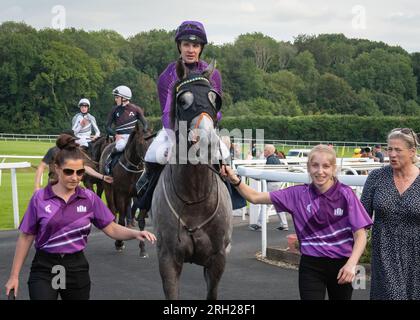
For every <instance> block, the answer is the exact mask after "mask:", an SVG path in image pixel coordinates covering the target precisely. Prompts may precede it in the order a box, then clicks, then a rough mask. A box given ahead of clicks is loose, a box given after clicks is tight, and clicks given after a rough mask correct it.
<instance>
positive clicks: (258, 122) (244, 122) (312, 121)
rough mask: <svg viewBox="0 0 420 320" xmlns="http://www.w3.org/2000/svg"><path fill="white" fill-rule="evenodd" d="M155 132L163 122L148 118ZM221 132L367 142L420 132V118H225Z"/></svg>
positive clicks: (318, 116) (286, 138) (345, 116)
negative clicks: (402, 131)
mask: <svg viewBox="0 0 420 320" xmlns="http://www.w3.org/2000/svg"><path fill="white" fill-rule="evenodd" d="M149 122H150V124H151V125H152V127H154V128H155V130H157V129H160V128H161V123H160V118H149ZM220 127H221V128H225V129H228V130H233V129H235V128H238V129H241V130H243V129H253V131H254V132H253V136H254V137H255V129H264V137H265V139H278V140H303V141H307V140H320V141H367V142H369V141H370V142H381V141H385V140H386V136H387V133H388V132H389V131H390V130H391V129H393V128H398V127H409V128H412V129H414V130H415V131H416V132H420V117H391V116H387V117H368V116H363V117H361V116H353V115H316V116H298V117H284V116H277V117H272V116H268V117H267V116H255V117H223V119H222V121H221V123H220Z"/></svg>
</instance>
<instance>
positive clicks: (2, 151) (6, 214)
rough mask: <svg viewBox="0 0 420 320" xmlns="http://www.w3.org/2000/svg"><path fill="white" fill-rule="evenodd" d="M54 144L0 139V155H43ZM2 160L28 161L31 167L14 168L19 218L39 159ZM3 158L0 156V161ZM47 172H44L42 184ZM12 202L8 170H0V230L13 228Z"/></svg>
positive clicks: (24, 207)
mask: <svg viewBox="0 0 420 320" xmlns="http://www.w3.org/2000/svg"><path fill="white" fill-rule="evenodd" d="M52 146H54V144H53V143H50V142H39V141H0V155H17V156H44V155H45V153H46V152H47V150H48V149H49V148H51V147H52ZM4 160H5V161H4V162H24V161H27V162H30V163H31V165H32V166H33V167H32V168H25V169H16V176H17V187H18V200H19V215H20V218H22V217H23V214H24V213H25V211H26V207H27V205H28V203H29V200H30V198H31V196H32V193H33V190H34V180H35V167H36V166H38V164H39V163H40V161H41V159H22V158H6V159H4ZM2 161H3V159H2V158H0V162H2ZM46 179H47V172H45V174H44V185H45V183H46ZM13 228H14V226H13V202H12V184H11V180H10V170H8V169H7V170H2V177H1V186H0V230H4V229H13Z"/></svg>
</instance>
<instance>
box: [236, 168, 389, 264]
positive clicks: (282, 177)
mask: <svg viewBox="0 0 420 320" xmlns="http://www.w3.org/2000/svg"><path fill="white" fill-rule="evenodd" d="M378 165H379V166H382V165H380V164H378ZM273 167H274V166H269V167H266V168H252V167H249V166H243V165H240V164H238V167H237V172H238V174H239V175H240V176H242V178H243V179H244V178H245V177H248V178H251V179H254V180H257V181H258V185H257V190H259V191H262V192H267V180H269V181H277V182H286V183H308V182H309V175H308V173H303V172H302V173H296V172H288V171H273V169H274V168H273ZM277 169H280V170H281V169H283V170H284V169H286V168H277ZM300 169H303V168H300ZM366 178H367V175H338V180H340V181H341V182H342V183H344V184H346V185H348V186H354V187H363V186H364V184H365V182H366ZM259 209H260V210H261V212H260V214H262V224H261V254H262V256H263V257H266V253H267V223H266V222H267V205H260V208H259Z"/></svg>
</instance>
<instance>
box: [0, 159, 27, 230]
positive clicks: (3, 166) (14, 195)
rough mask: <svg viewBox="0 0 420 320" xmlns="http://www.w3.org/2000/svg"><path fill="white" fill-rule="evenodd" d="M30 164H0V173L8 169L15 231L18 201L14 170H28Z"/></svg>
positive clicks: (17, 218)
mask: <svg viewBox="0 0 420 320" xmlns="http://www.w3.org/2000/svg"><path fill="white" fill-rule="evenodd" d="M29 167H31V163H30V162H16V163H11V162H9V163H0V171H1V170H4V169H10V171H11V175H10V178H11V180H12V201H13V225H14V227H15V229H17V228H18V227H19V201H18V188H17V179H16V169H21V168H29Z"/></svg>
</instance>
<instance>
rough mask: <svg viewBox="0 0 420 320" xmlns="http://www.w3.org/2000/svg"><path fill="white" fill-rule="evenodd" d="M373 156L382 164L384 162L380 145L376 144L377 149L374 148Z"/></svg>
mask: <svg viewBox="0 0 420 320" xmlns="http://www.w3.org/2000/svg"><path fill="white" fill-rule="evenodd" d="M373 155H374V156H375V158H378V159H379V162H380V163H383V162H384V154H383V153H382V149H381V145H380V144H376V145H375V147H374V148H373Z"/></svg>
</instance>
